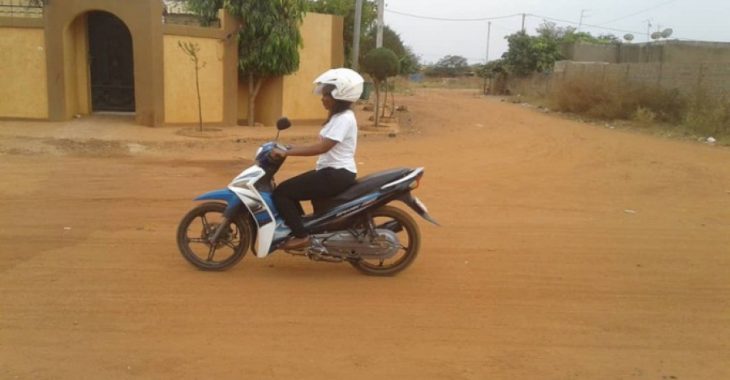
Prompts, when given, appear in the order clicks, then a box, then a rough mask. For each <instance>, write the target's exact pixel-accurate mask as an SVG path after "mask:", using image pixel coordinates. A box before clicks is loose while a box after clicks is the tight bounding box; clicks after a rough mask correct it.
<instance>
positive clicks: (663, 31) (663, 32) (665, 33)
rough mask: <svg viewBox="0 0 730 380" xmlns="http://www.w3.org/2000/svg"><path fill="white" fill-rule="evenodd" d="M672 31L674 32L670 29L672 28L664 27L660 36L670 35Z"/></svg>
mask: <svg viewBox="0 0 730 380" xmlns="http://www.w3.org/2000/svg"><path fill="white" fill-rule="evenodd" d="M672 32H674V31H673V30H672V28H666V29H664V30H662V33H661V35H662V38H667V37H669V36H671V35H672Z"/></svg>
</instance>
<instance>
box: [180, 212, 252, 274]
mask: <svg viewBox="0 0 730 380" xmlns="http://www.w3.org/2000/svg"><path fill="white" fill-rule="evenodd" d="M225 210H226V205H225V204H223V203H219V202H207V203H203V204H201V205H199V206H197V207H195V208H193V209H192V210H190V212H188V213H187V214H186V215H185V216H184V217H183V219H182V220H181V221H180V225H179V226H178V229H177V246H178V248H179V249H180V253H181V254H182V256H183V257H184V258H185V260H187V261H188V262H189V263H190V264H193V265H194V266H195V267H196V268H198V269H201V270H210V271H219V270H224V269H228V268H230V267H231V266H233V265H234V264H236V263H237V262H239V261H240V260H241V259H242V258H243V256H245V255H246V252H247V251H248V247H249V246H250V245H251V239H252V232H251V231H252V230H251V225H250V223H249V222H248V221H247V220H244V219H243V218H234V219H233V220H229V221H228V223H227V226H226V227H224V230H223V232H222V233H221V234H220V236H219V237H218V241H217V243H216V244H215V245H213V244H211V243H210V241H209V240H208V239H209V238H210V237H211V236H212V235H213V233H214V232H215V231H216V229H217V228H218V226H219V225H220V224H221V223H222V222H223V212H224V211H225Z"/></svg>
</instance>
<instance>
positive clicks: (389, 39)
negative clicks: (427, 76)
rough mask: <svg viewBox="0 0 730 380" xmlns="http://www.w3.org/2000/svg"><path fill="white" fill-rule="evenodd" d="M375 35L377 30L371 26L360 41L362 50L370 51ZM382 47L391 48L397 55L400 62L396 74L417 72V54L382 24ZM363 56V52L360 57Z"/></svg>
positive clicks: (373, 44) (372, 47) (373, 47)
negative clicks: (361, 41)
mask: <svg viewBox="0 0 730 380" xmlns="http://www.w3.org/2000/svg"><path fill="white" fill-rule="evenodd" d="M376 35H377V30H376V29H375V28H372V29H371V30H370V32H369V33H368V34H367V36H366V37H365V39H364V41H363V43H362V47H363V49H362V51H364V52H370V51H371V50H373V49H375V39H376ZM383 47H384V48H388V49H390V50H392V51H393V53H395V55H396V57H398V61H399V62H400V72H399V73H398V74H400V75H408V74H413V73H416V72H418V70H419V68H420V62H419V59H418V56H416V55H415V54H414V53H413V50H411V48H409V47H408V46H406V45H404V44H403V40H401V38H400V35H399V34H398V33H396V32H395V31H394V30H393V29H391V28H390V27H389V26H387V25H385V26H383ZM364 56H365V54H363V55H362V57H364ZM362 57H361V60H362Z"/></svg>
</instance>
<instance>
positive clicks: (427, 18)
mask: <svg viewBox="0 0 730 380" xmlns="http://www.w3.org/2000/svg"><path fill="white" fill-rule="evenodd" d="M385 11H386V12H388V13H394V14H397V15H401V16H406V17H412V18H419V19H422V20H435V21H457V22H458V21H490V20H500V19H505V18H510V17H517V16H522V13H515V14H512V15H506V16H496V17H479V18H446V17H430V16H420V15H415V14H412V13H406V12H399V11H395V10H392V9H386V10H385Z"/></svg>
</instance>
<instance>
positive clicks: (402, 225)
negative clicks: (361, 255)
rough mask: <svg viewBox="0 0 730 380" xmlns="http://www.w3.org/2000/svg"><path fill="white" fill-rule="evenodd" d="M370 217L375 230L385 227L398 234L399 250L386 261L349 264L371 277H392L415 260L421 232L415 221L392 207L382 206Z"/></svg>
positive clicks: (377, 260) (362, 261)
mask: <svg viewBox="0 0 730 380" xmlns="http://www.w3.org/2000/svg"><path fill="white" fill-rule="evenodd" d="M371 217H372V221H373V225H375V227H376V228H379V227H378V226H384V225H387V226H389V227H388V228H390V229H391V230H393V232H396V233H397V234H398V240H400V243H401V249H400V250H399V253H397V254H396V255H395V256H394V257H392V258H390V259H387V260H386V259H358V260H355V261H350V264H351V265H352V266H353V267H355V268H356V269H357V270H359V271H360V272H362V273H365V274H368V275H372V276H392V275H394V274H396V273H398V272H400V271H402V270H404V269H406V268H407V267H408V266H409V265H411V263H413V260H415V258H416V256H417V255H418V250H419V248H420V246H421V232H420V230H419V229H418V224H416V221H415V220H413V217H411V216H410V215H409V214H408V213H406V212H405V211H403V210H401V209H399V208H396V207H393V206H383V207H381V208H379V209H377V210H375V211H373V213H372V215H371ZM394 222H395V223H394ZM406 239H407V241H404V240H406Z"/></svg>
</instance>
